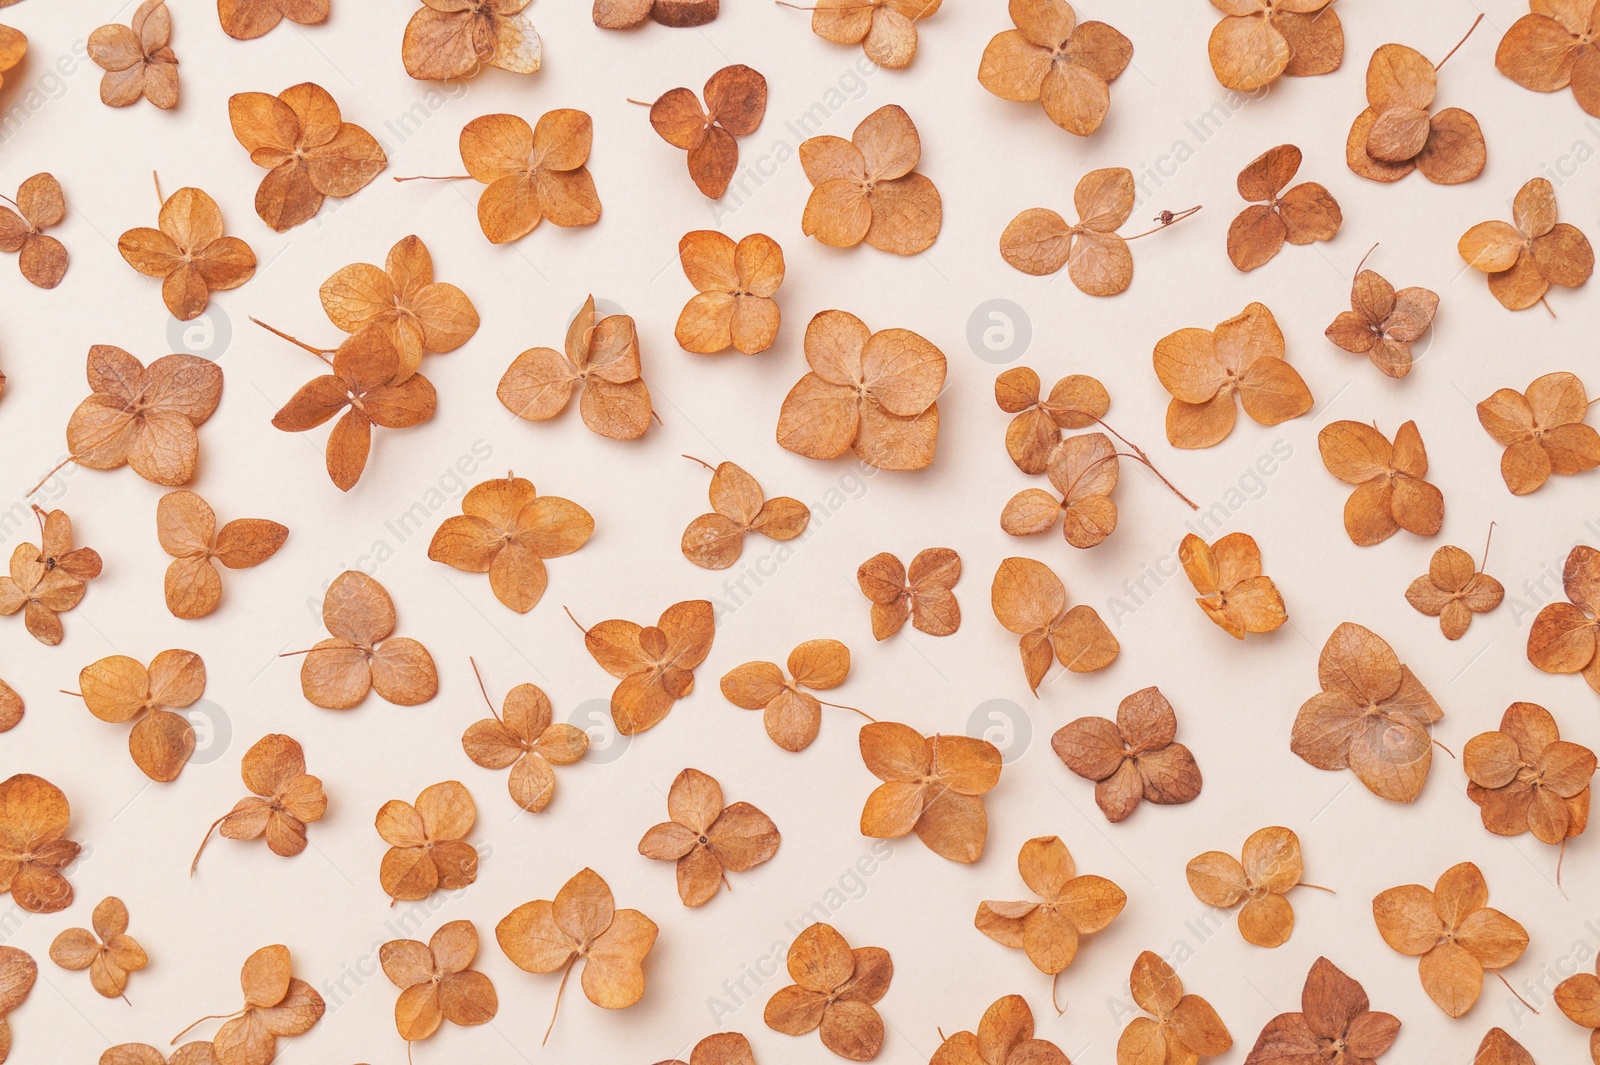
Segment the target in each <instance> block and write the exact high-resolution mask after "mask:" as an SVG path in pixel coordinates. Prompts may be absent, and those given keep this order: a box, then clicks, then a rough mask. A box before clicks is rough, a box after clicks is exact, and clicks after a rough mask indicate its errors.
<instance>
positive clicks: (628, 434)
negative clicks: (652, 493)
mask: <svg viewBox="0 0 1600 1065" xmlns="http://www.w3.org/2000/svg"><path fill="white" fill-rule="evenodd" d="M484 195H488V194H487V193H485V194H484ZM565 346H566V354H564V355H563V354H562V353H561V352H559V351H557V350H555V349H554V348H529V349H528V350H527V351H524V352H523V353H522V354H521V355H518V356H517V357H516V358H515V359H514V360H512V363H511V365H510V366H508V367H507V368H506V372H505V374H504V375H502V376H501V378H500V385H499V387H498V388H497V389H496V391H495V395H496V396H498V397H499V399H500V403H501V404H502V405H503V406H504V407H505V408H506V409H507V410H509V411H510V412H511V413H512V414H515V415H516V416H517V417H519V418H522V419H523V420H525V421H530V422H537V421H544V420H546V419H548V418H554V417H555V416H556V415H558V414H560V413H561V412H562V411H564V410H566V409H567V404H568V403H570V402H572V392H573V389H574V388H575V387H578V386H580V385H581V386H582V389H583V395H582V396H580V397H579V399H578V413H579V414H580V415H581V416H582V418H583V424H584V425H587V426H588V427H589V429H590V431H591V432H595V433H599V434H600V435H601V436H605V437H610V438H611V439H612V440H636V439H638V438H639V437H641V436H643V435H644V431H645V430H646V429H648V428H650V418H651V415H652V413H653V412H652V410H651V407H650V390H649V389H648V388H647V387H645V383H644V378H643V377H641V376H640V373H641V370H640V365H639V335H638V332H637V330H636V329H635V328H634V324H633V319H632V318H630V317H629V316H628V315H626V314H611V315H607V316H606V317H604V318H601V319H600V320H599V321H596V320H595V309H594V297H593V296H590V297H589V298H588V299H587V300H585V301H584V304H583V307H582V309H581V310H579V311H578V313H577V316H576V317H574V318H573V319H572V321H571V323H569V324H568V326H567V340H566V345H565Z"/></svg>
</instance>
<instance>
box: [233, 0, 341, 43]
mask: <svg viewBox="0 0 1600 1065" xmlns="http://www.w3.org/2000/svg"><path fill="white" fill-rule="evenodd" d="M331 6H332V5H331V0H217V17H218V18H219V19H221V21H222V31H223V32H224V33H226V34H227V35H228V36H229V37H232V38H233V39H234V40H236V41H249V40H253V39H255V38H257V37H260V36H261V35H262V34H264V33H266V32H267V31H269V30H271V29H273V28H274V27H276V26H277V25H278V23H280V22H282V21H283V20H284V19H288V20H289V21H290V22H294V23H298V24H299V25H302V26H315V25H318V24H319V23H322V22H326V21H327V20H328V11H329V9H330V7H331Z"/></svg>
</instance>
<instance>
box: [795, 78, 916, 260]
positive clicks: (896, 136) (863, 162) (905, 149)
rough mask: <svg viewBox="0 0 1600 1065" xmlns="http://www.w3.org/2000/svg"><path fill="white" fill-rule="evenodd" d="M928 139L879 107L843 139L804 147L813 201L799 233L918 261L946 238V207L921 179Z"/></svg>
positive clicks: (890, 108) (901, 116)
mask: <svg viewBox="0 0 1600 1065" xmlns="http://www.w3.org/2000/svg"><path fill="white" fill-rule="evenodd" d="M921 157H922V139H921V138H920V137H919V136H918V135H917V127H916V126H914V125H913V124H912V122H911V116H910V115H908V114H906V112H905V109H904V108H902V107H900V106H899V105H897V104H888V105H886V106H884V107H880V108H878V109H877V110H876V111H874V112H872V114H870V115H868V116H867V117H866V118H864V119H862V120H861V124H860V125H858V126H857V127H856V128H855V132H853V133H851V134H850V139H849V140H845V139H844V138H842V137H833V136H825V137H812V138H810V139H809V140H807V141H804V142H802V143H801V145H800V165H801V166H802V167H804V168H805V172H806V177H807V178H808V179H810V181H811V185H812V188H811V195H810V197H809V198H808V199H807V200H806V210H805V214H804V216H803V217H802V218H801V220H800V231H801V232H803V233H804V234H805V235H806V236H808V237H816V238H817V239H818V240H820V241H821V242H822V243H824V244H827V245H830V246H831V247H835V248H853V247H855V246H856V245H857V244H860V243H861V242H862V241H863V240H865V241H866V242H867V243H868V244H870V245H872V246H873V247H874V248H877V249H878V250H879V251H888V252H894V253H895V254H896V255H916V254H919V253H920V252H924V251H927V250H928V249H929V248H931V247H932V246H933V242H934V241H935V240H937V239H938V238H939V227H940V225H941V224H942V223H943V220H944V207H943V202H942V201H941V200H940V198H939V190H938V189H936V188H934V186H933V182H931V181H929V180H928V179H927V178H925V177H923V176H922V175H921V174H918V173H916V167H917V161H918V160H919V159H920V158H921Z"/></svg>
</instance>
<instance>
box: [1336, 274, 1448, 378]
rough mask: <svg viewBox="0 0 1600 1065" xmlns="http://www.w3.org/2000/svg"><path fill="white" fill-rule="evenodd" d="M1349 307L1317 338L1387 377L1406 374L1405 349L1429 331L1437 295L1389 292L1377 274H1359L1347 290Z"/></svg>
mask: <svg viewBox="0 0 1600 1065" xmlns="http://www.w3.org/2000/svg"><path fill="white" fill-rule="evenodd" d="M1350 307H1351V309H1350V310H1348V311H1340V312H1339V314H1338V316H1337V317H1336V318H1334V320H1333V323H1332V324H1331V325H1329V326H1328V328H1327V329H1325V330H1323V336H1325V337H1327V338H1328V339H1329V340H1331V341H1333V342H1334V343H1335V344H1337V345H1339V347H1341V348H1343V349H1344V350H1345V351H1348V352H1350V353H1352V354H1354V355H1365V356H1366V357H1367V358H1368V359H1369V360H1370V361H1371V362H1372V365H1374V366H1376V367H1377V368H1378V369H1380V370H1382V371H1383V372H1384V373H1385V374H1387V375H1388V376H1390V377H1404V376H1405V375H1406V374H1408V373H1410V372H1411V345H1412V344H1413V343H1414V342H1415V341H1417V340H1419V339H1421V337H1422V334H1424V333H1426V332H1427V331H1428V330H1429V328H1431V327H1432V325H1433V316H1434V313H1435V312H1436V311H1437V310H1438V309H1439V294H1438V293H1437V292H1434V291H1433V290H1432V289H1427V288H1422V287H1421V286H1416V285H1414V286H1412V287H1409V288H1403V289H1400V290H1399V291H1395V287H1394V286H1393V285H1391V284H1389V282H1388V281H1387V280H1385V279H1384V277H1383V276H1382V275H1381V274H1378V273H1375V272H1374V271H1372V270H1360V269H1359V268H1358V272H1357V273H1356V279H1355V280H1354V281H1353V282H1351V284H1350Z"/></svg>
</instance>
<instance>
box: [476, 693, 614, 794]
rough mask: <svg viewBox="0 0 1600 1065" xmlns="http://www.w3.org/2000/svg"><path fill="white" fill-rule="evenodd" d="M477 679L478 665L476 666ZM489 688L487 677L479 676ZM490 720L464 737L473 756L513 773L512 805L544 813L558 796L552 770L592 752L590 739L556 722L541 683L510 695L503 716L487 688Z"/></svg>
mask: <svg viewBox="0 0 1600 1065" xmlns="http://www.w3.org/2000/svg"><path fill="white" fill-rule="evenodd" d="M472 672H473V673H474V674H477V672H478V664H477V663H476V662H474V663H473V664H472ZM478 686H479V688H480V689H483V678H482V677H481V676H479V677H478ZM483 701H484V702H486V703H489V713H490V715H492V716H490V717H486V718H483V719H481V720H479V721H474V722H473V723H472V724H470V725H468V726H467V731H466V732H464V733H462V735H461V747H462V749H463V750H465V751H466V752H467V757H468V758H470V759H472V761H473V763H474V764H476V765H481V766H483V768H485V769H505V768H508V767H509V768H510V770H511V774H510V776H509V777H508V778H507V780H506V788H507V790H509V791H510V792H511V801H512V802H514V803H516V804H517V805H518V806H520V807H522V808H523V809H524V810H527V811H528V812H529V813H535V814H536V813H538V812H539V811H540V810H543V809H544V808H545V807H546V806H549V805H550V800H551V799H552V798H553V797H554V796H555V793H556V774H555V771H554V770H552V769H551V768H550V767H551V766H555V765H572V764H573V763H574V762H576V761H578V760H579V759H580V758H582V757H583V756H584V754H586V753H587V752H588V750H589V734H588V733H586V732H584V731H583V729H581V728H579V727H578V726H576V725H569V724H567V723H566V722H565V721H560V722H558V721H555V720H554V717H555V715H554V712H553V711H552V709H551V707H550V697H549V696H548V695H546V694H545V693H544V689H542V688H540V687H539V686H538V685H537V684H518V685H517V686H516V687H515V688H512V689H511V690H510V691H508V692H506V698H505V702H504V703H503V704H502V706H501V710H500V712H499V713H495V709H494V703H492V702H490V700H489V692H488V691H487V689H483Z"/></svg>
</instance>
